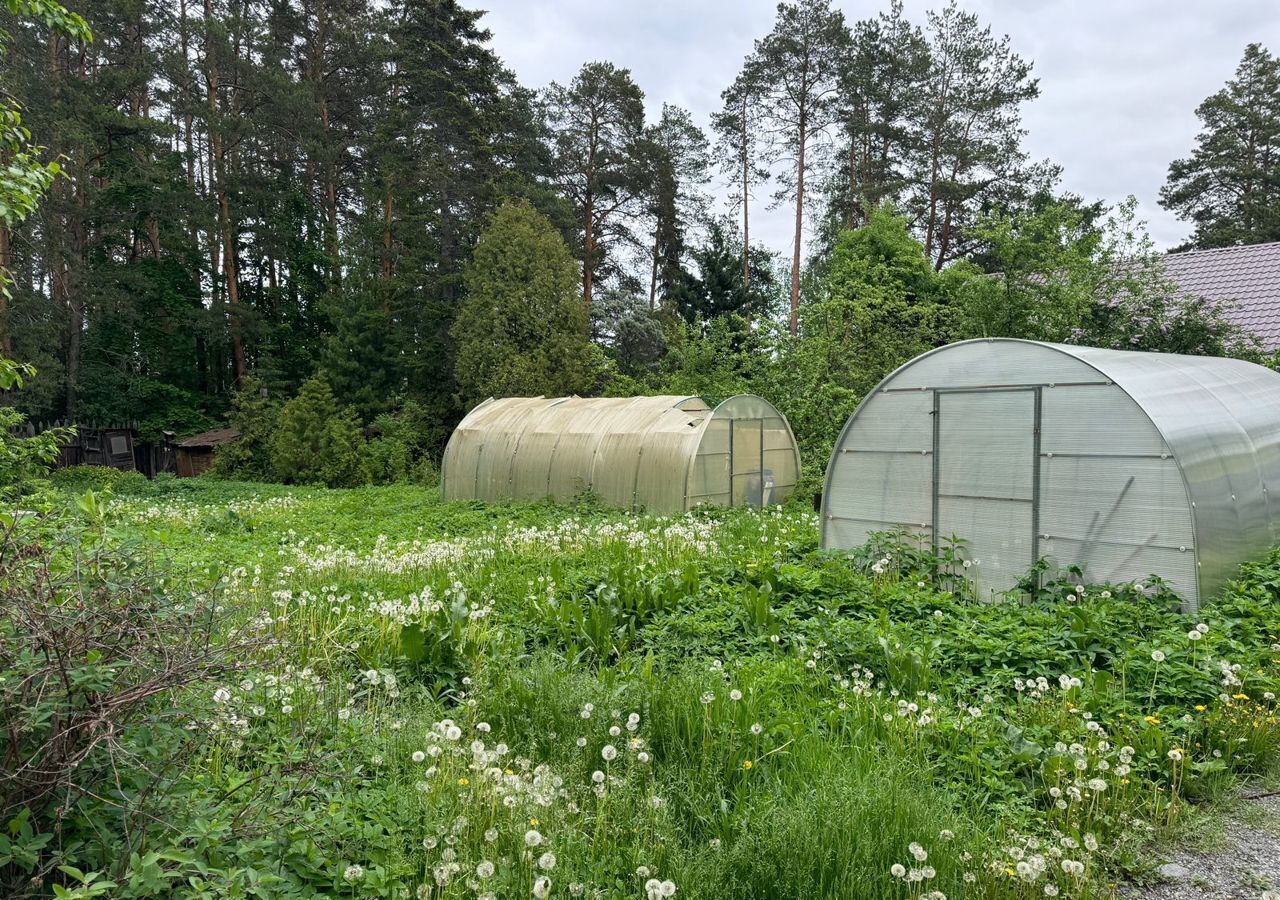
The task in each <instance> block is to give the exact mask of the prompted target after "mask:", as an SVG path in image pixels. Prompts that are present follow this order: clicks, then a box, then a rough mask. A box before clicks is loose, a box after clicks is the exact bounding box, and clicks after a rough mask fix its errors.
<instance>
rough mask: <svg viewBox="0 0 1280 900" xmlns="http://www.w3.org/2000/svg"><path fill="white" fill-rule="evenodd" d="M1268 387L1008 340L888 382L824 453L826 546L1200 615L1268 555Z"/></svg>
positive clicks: (1272, 459)
mask: <svg viewBox="0 0 1280 900" xmlns="http://www.w3.org/2000/svg"><path fill="white" fill-rule="evenodd" d="M1277 479H1280V376H1278V375H1276V373H1274V372H1271V371H1270V370H1267V369H1263V368H1261V367H1259V366H1252V365H1251V364H1248V363H1241V362H1240V361H1238V360H1221V359H1207V358H1199V357H1183V356H1174V355H1168V354H1148V353H1131V352H1123V351H1113V350H1098V349H1094V348H1085V347H1070V346H1061V345H1050V344H1038V343H1034V342H1027V341H1014V340H1003V339H1001V340H980V341H969V342H964V343H961V344H955V345H951V346H949V347H944V348H941V349H939V350H936V351H933V352H931V353H928V354H925V355H924V356H921V357H918V358H917V359H915V360H912V361H911V362H909V363H907V364H906V365H905V366H903V367H902V368H900V369H899V370H897V371H896V372H894V373H893V374H892V375H890V376H889V377H888V378H886V379H885V381H884V382H882V383H881V385H879V386H878V387H877V389H876V390H875V391H874V392H872V394H870V395H868V397H867V398H866V399H865V400H864V401H863V403H862V404H861V405H860V406H859V408H858V410H857V411H856V412H855V414H854V415H853V416H852V417H851V418H850V420H849V422H848V423H847V424H846V426H845V429H844V431H843V432H842V434H841V437H840V439H839V441H838V442H837V444H836V447H835V450H834V452H833V454H832V459H831V463H830V465H829V467H828V471H827V485H826V490H825V492H824V497H823V518H822V541H823V546H825V547H852V546H856V545H857V544H860V543H861V542H863V541H865V540H866V538H867V536H868V535H869V534H871V533H872V532H877V531H885V530H890V529H895V528H902V529H906V530H908V531H910V532H914V533H917V534H919V535H920V536H921V537H922V539H923V540H924V541H925V542H927V543H928V544H930V545H932V546H934V547H938V546H941V545H944V544H945V543H946V542H947V541H948V540H949V539H950V538H951V537H952V536H956V537H958V538H960V539H962V540H964V541H966V549H965V551H964V552H965V555H966V558H967V560H968V562H969V563H970V566H969V569H968V570H967V573H968V574H969V575H970V577H971V578H972V579H973V580H974V582H975V583H976V585H977V588H978V590H979V593H981V594H986V593H989V592H1001V591H1006V590H1009V589H1011V588H1013V587H1014V586H1015V585H1016V584H1017V583H1018V582H1019V580H1020V579H1022V578H1023V576H1024V575H1026V573H1027V572H1028V571H1029V570H1030V568H1031V565H1032V563H1034V562H1035V561H1036V560H1038V559H1040V558H1042V557H1044V558H1048V559H1049V560H1050V561H1051V562H1053V563H1055V564H1056V565H1058V566H1061V567H1066V566H1071V565H1078V566H1081V567H1082V568H1084V570H1085V573H1086V577H1087V579H1088V580H1091V581H1112V582H1115V581H1128V580H1132V579H1139V578H1145V577H1146V576H1148V575H1151V574H1156V575H1159V576H1161V577H1162V578H1164V579H1165V580H1167V581H1168V582H1170V584H1171V585H1172V586H1173V587H1174V589H1175V590H1177V591H1179V592H1180V593H1181V594H1182V596H1183V597H1184V598H1186V602H1187V606H1188V608H1195V606H1196V605H1197V604H1198V603H1199V601H1200V598H1201V597H1202V596H1207V595H1209V594H1211V593H1213V592H1215V591H1216V590H1218V589H1219V588H1220V587H1221V586H1222V584H1223V583H1224V582H1225V580H1226V578H1228V577H1229V576H1230V573H1231V572H1232V571H1234V568H1235V567H1236V566H1237V565H1239V563H1240V562H1242V561H1243V560H1245V559H1247V558H1249V557H1250V556H1251V555H1255V554H1257V553H1261V552H1263V551H1265V549H1266V548H1267V547H1268V546H1269V545H1270V544H1271V543H1273V542H1274V540H1275V534H1274V516H1273V510H1272V508H1271V504H1270V500H1269V491H1268V485H1269V484H1273V483H1275V481H1276V480H1277Z"/></svg>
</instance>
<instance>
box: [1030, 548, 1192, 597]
mask: <svg viewBox="0 0 1280 900" xmlns="http://www.w3.org/2000/svg"><path fill="white" fill-rule="evenodd" d="M1040 555H1041V556H1045V557H1047V558H1048V559H1049V560H1050V561H1051V562H1052V563H1053V564H1055V565H1058V566H1062V567H1066V566H1080V568H1081V569H1083V570H1084V574H1085V580H1086V581H1090V582H1110V583H1119V582H1124V581H1135V580H1137V579H1145V578H1146V577H1147V576H1149V575H1159V576H1160V577H1161V578H1163V579H1164V580H1165V581H1167V582H1169V584H1170V585H1171V586H1172V587H1173V589H1174V590H1175V591H1176V592H1177V593H1178V594H1179V596H1181V597H1184V598H1185V597H1192V596H1194V595H1195V593H1196V565H1195V559H1196V554H1195V551H1194V550H1193V549H1192V548H1190V547H1188V548H1187V549H1186V550H1185V551H1179V550H1177V549H1170V548H1168V547H1155V546H1143V545H1141V544H1138V545H1134V544H1102V543H1098V542H1096V541H1092V542H1091V541H1076V540H1071V539H1069V538H1065V537H1059V538H1051V539H1050V540H1048V541H1041V543H1040Z"/></svg>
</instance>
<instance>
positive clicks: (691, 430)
mask: <svg viewBox="0 0 1280 900" xmlns="http://www.w3.org/2000/svg"><path fill="white" fill-rule="evenodd" d="M799 469H800V465H799V451H798V450H797V448H796V443H795V437H794V435H792V433H791V428H790V426H789V425H788V424H787V421H786V418H785V417H784V416H783V415H782V414H781V413H780V412H778V410H777V409H776V408H774V406H773V405H772V404H770V403H769V402H768V401H766V400H763V399H762V398H760V397H754V396H750V395H742V396H738V397H731V398H729V399H728V400H725V401H724V402H723V403H721V404H720V405H719V406H717V407H716V408H715V409H712V408H711V407H710V406H708V405H707V404H706V403H705V402H703V401H702V400H701V399H699V398H697V397H690V396H656V397H623V398H612V397H596V398H584V397H559V398H546V397H508V398H504V399H497V400H495V399H490V400H486V401H485V402H483V403H481V404H480V405H479V406H477V407H476V408H475V409H473V410H472V411H471V412H470V413H468V414H467V416H466V417H465V418H464V419H463V420H462V422H461V423H459V425H458V427H457V429H456V430H455V431H454V433H453V435H452V436H451V437H450V439H449V444H448V446H447V447H446V448H445V455H444V462H443V464H442V467H441V491H442V494H443V496H444V497H445V498H446V499H452V500H485V501H498V500H512V499H514V500H538V499H543V498H547V497H550V498H553V499H556V500H559V501H568V500H572V499H573V498H575V497H577V496H579V495H581V494H583V493H584V492H587V491H590V492H592V493H594V494H596V495H597V496H599V497H600V498H601V499H602V500H603V501H604V502H606V503H608V504H610V505H612V506H619V507H624V508H629V509H630V508H644V509H646V510H648V511H650V512H656V513H673V512H681V511H684V510H686V509H690V508H692V507H693V506H696V505H698V504H699V503H706V504H712V505H720V506H740V505H761V504H767V503H780V502H782V501H783V500H785V499H786V497H787V496H789V495H790V494H791V492H792V491H793V490H794V489H795V484H796V481H797V479H798V477H799Z"/></svg>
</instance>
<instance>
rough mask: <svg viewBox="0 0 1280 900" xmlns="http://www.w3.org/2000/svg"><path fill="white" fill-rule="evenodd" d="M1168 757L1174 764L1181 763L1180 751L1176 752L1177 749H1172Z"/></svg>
mask: <svg viewBox="0 0 1280 900" xmlns="http://www.w3.org/2000/svg"><path fill="white" fill-rule="evenodd" d="M1168 755H1169V758H1170V759H1171V760H1173V761H1174V762H1181V761H1182V751H1181V750H1178V749H1177V748H1174V749H1173V750H1170V751H1169V754H1168Z"/></svg>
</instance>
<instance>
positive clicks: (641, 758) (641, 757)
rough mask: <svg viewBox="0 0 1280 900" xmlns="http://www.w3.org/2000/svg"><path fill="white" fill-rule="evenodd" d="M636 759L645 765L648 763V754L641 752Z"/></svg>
mask: <svg viewBox="0 0 1280 900" xmlns="http://www.w3.org/2000/svg"><path fill="white" fill-rule="evenodd" d="M636 759H637V760H639V761H640V762H642V763H647V762H648V761H649V754H648V753H645V752H644V751H643V750H641V751H640V752H639V753H637V754H636Z"/></svg>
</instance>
